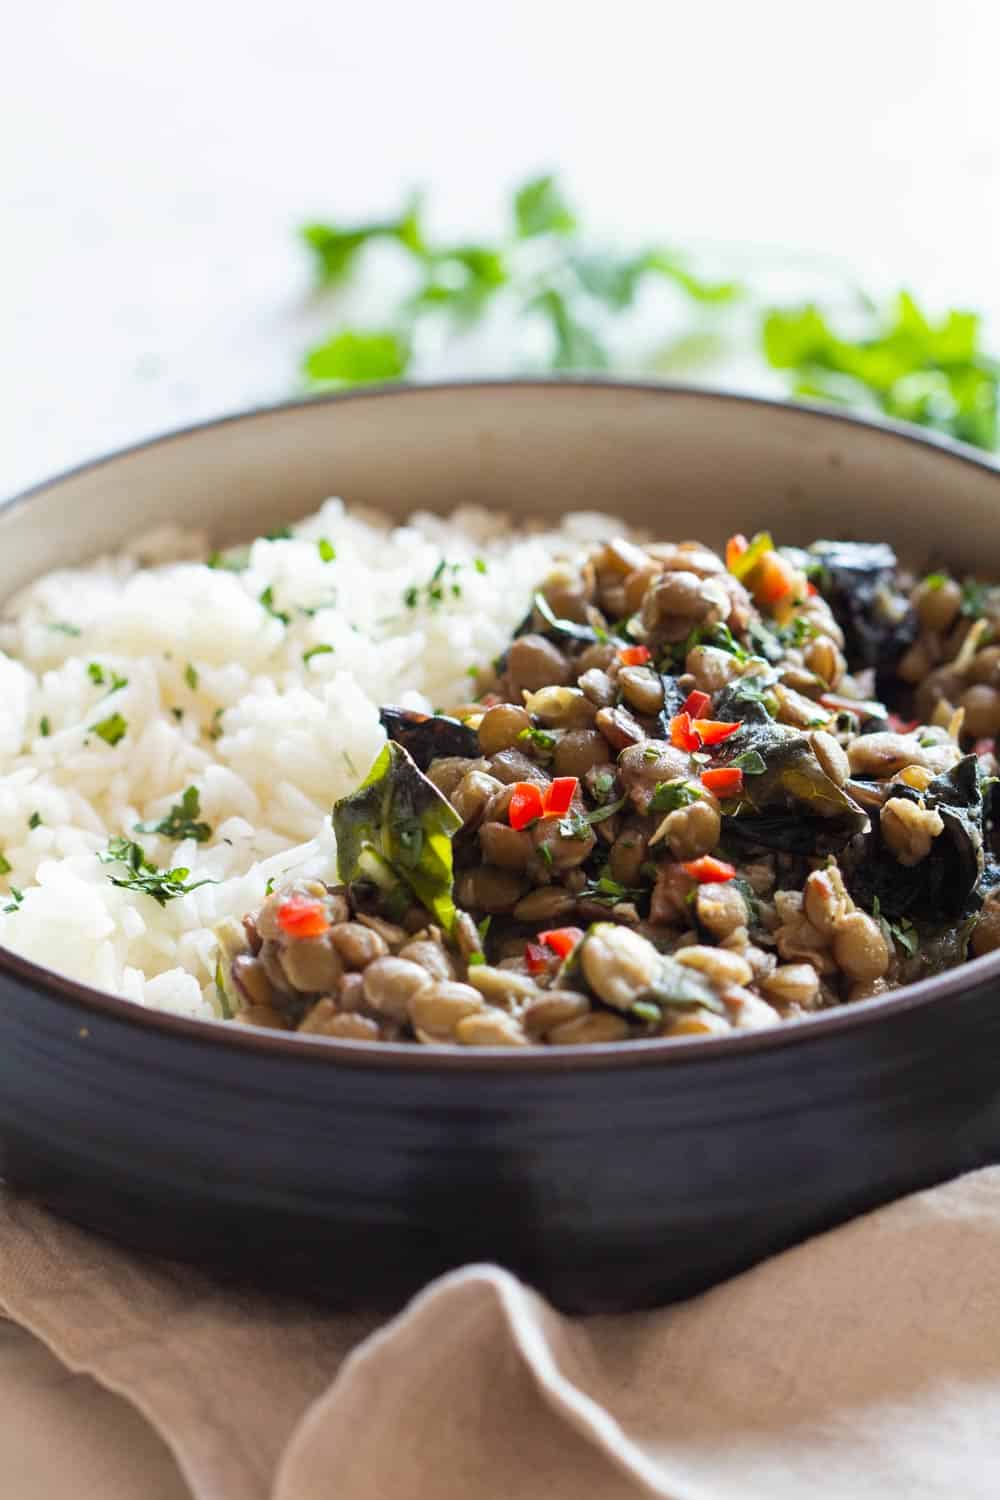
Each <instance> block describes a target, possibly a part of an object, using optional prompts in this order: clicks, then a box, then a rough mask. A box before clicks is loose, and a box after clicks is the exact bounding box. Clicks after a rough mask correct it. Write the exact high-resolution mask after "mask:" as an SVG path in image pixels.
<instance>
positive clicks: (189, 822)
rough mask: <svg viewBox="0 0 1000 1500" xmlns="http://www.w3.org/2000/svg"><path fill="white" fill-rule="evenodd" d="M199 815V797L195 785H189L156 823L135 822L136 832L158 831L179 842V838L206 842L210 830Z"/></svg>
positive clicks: (209, 835)
mask: <svg viewBox="0 0 1000 1500" xmlns="http://www.w3.org/2000/svg"><path fill="white" fill-rule="evenodd" d="M200 815H201V797H200V795H199V792H198V788H197V787H196V786H189V787H188V789H187V791H185V792H184V793H183V794H182V796H181V800H180V801H179V802H175V803H174V805H173V807H172V808H171V809H170V811H169V813H167V815H166V817H164V818H161V819H160V821H159V822H158V823H137V824H136V825H135V831H136V833H159V834H162V835H163V837H164V838H167V839H174V840H175V841H176V842H177V843H180V841H181V839H194V841H195V843H196V844H206V843H207V842H208V840H209V839H210V838H211V837H212V830H211V828H210V827H209V825H208V824H207V823H200V822H198V821H197V819H198V818H199V817H200Z"/></svg>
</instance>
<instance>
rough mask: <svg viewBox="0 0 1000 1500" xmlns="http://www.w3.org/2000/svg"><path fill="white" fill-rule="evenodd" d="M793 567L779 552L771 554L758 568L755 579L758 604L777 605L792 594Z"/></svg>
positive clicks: (755, 595)
mask: <svg viewBox="0 0 1000 1500" xmlns="http://www.w3.org/2000/svg"><path fill="white" fill-rule="evenodd" d="M793 587H794V575H793V570H792V565H791V563H789V562H786V560H785V559H784V558H783V557H781V556H780V555H779V554H778V553H777V552H769V553H767V555H766V556H765V557H763V558H762V559H761V561H760V563H759V564H758V566H757V571H756V573H755V574H754V579H753V596H754V598H755V599H756V601H757V603H758V604H777V603H778V601H779V600H780V599H784V598H785V596H786V595H787V594H790V593H791V592H792V588H793Z"/></svg>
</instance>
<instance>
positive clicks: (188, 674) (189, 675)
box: [184, 662, 198, 693]
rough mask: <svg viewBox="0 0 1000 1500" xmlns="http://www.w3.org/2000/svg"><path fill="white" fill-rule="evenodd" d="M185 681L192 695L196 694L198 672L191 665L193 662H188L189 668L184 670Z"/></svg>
mask: <svg viewBox="0 0 1000 1500" xmlns="http://www.w3.org/2000/svg"><path fill="white" fill-rule="evenodd" d="M184 681H185V682H186V683H187V685H188V687H189V688H190V689H191V691H192V693H196V692H197V691H198V670H197V668H196V667H194V666H193V665H192V664H191V662H188V664H187V666H186V667H185V668H184Z"/></svg>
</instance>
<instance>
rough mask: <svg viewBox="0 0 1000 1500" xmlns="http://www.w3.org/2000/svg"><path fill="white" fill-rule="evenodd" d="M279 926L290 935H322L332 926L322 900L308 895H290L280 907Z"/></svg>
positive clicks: (300, 936) (307, 936)
mask: <svg viewBox="0 0 1000 1500" xmlns="http://www.w3.org/2000/svg"><path fill="white" fill-rule="evenodd" d="M278 926H279V927H280V928H281V930H282V932H287V933H288V936H289V937H296V938H314V937H322V936H323V934H324V932H327V931H328V930H329V927H330V919H329V917H328V916H327V914H326V907H325V906H324V905H323V903H322V901H313V900H311V899H310V898H309V897H308V896H289V898H288V900H287V901H283V902H282V903H281V905H280V906H279V907H278Z"/></svg>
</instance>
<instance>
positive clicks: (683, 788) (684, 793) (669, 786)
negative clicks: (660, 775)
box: [649, 781, 701, 813]
mask: <svg viewBox="0 0 1000 1500" xmlns="http://www.w3.org/2000/svg"><path fill="white" fill-rule="evenodd" d="M700 796H701V792H699V791H698V789H697V787H694V786H692V785H691V783H690V782H689V781H660V782H658V783H657V786H656V790H655V791H654V793H653V799H652V801H651V802H650V804H649V810H650V812H665V813H671V812H676V811H677V809H678V808H679V807H690V806H691V803H692V802H697V801H698V799H699V798H700Z"/></svg>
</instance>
